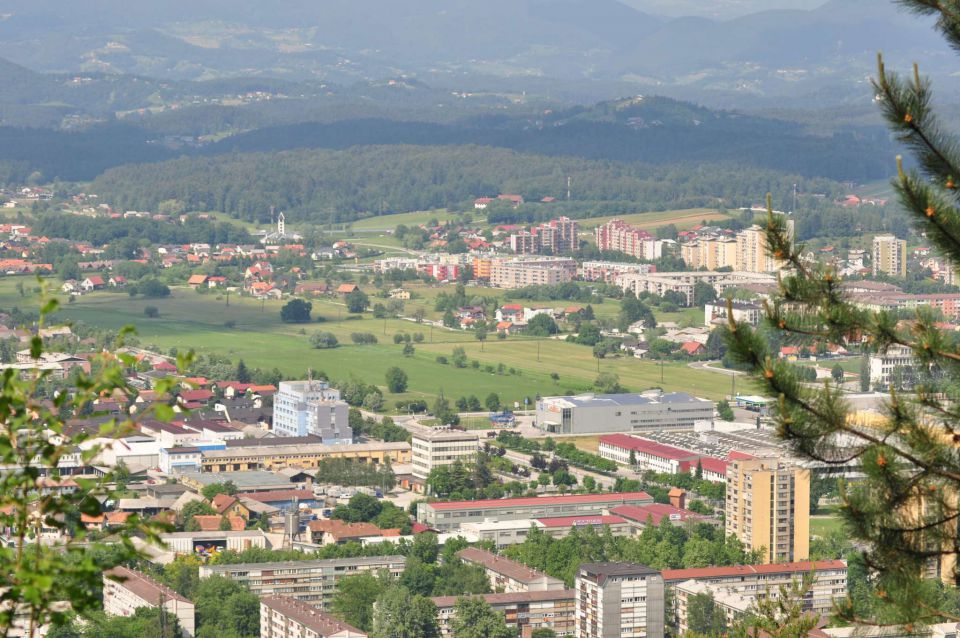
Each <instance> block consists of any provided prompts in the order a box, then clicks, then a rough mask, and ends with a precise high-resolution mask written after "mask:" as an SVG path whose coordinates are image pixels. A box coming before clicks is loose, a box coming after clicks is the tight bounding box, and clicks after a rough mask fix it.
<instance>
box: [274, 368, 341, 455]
mask: <svg viewBox="0 0 960 638" xmlns="http://www.w3.org/2000/svg"><path fill="white" fill-rule="evenodd" d="M349 409H350V406H349V405H347V402H346V401H341V400H340V391H339V390H337V389H334V388H331V387H330V384H328V383H326V382H325V381H313V380H308V381H281V382H280V388H279V389H278V390H277V394H276V395H275V396H274V397H273V431H274V432H276V433H277V434H278V435H280V436H307V435H308V434H312V435H315V436H319V437H320V438H322V439H323V443H324V444H326V445H340V444H344V443H353V430H352V429H351V428H350V425H349Z"/></svg>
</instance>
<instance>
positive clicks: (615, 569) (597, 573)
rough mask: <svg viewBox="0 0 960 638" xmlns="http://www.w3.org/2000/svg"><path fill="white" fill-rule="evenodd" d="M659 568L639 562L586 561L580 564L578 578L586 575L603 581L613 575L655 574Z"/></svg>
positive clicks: (657, 573)
mask: <svg viewBox="0 0 960 638" xmlns="http://www.w3.org/2000/svg"><path fill="white" fill-rule="evenodd" d="M659 574H660V572H658V571H657V570H655V569H653V568H651V567H647V566H646V565H640V564H638V563H584V564H582V565H580V573H579V575H578V576H577V577H578V578H580V577H583V576H586V577H588V578H591V579H594V580H596V581H597V582H599V583H602V582H603V581H604V580H606V579H607V578H611V577H613V576H654V575H659Z"/></svg>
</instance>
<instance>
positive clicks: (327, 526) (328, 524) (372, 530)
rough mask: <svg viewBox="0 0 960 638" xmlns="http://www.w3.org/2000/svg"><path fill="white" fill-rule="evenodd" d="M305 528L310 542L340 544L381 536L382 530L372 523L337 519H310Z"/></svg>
mask: <svg viewBox="0 0 960 638" xmlns="http://www.w3.org/2000/svg"><path fill="white" fill-rule="evenodd" d="M307 529H308V530H309V531H310V540H311V542H313V543H315V544H317V545H342V544H344V543H349V542H352V541H353V542H359V541H361V540H362V539H364V538H375V537H380V536H383V530H381V529H380V528H379V527H377V526H376V525H374V524H373V523H345V522H344V521H340V520H337V519H327V520H319V521H310V522H309V523H307Z"/></svg>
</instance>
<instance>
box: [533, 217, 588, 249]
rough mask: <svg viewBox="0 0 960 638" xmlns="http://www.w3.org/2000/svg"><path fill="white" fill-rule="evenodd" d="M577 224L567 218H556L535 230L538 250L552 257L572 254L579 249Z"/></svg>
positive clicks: (578, 228)
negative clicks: (552, 255)
mask: <svg viewBox="0 0 960 638" xmlns="http://www.w3.org/2000/svg"><path fill="white" fill-rule="evenodd" d="M579 230H580V227H579V224H578V223H577V221H576V220H575V219H570V218H569V217H558V218H556V219H551V220H550V221H548V222H545V223H543V224H540V225H539V226H537V228H536V232H537V235H538V237H539V241H540V249H541V250H543V251H549V252H551V253H553V254H554V255H559V254H560V253H572V252H576V251H577V250H579V249H580V238H579Z"/></svg>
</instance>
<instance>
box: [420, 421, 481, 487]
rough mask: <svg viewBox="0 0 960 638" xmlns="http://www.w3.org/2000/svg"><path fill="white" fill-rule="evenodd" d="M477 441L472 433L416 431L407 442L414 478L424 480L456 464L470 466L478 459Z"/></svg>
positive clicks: (477, 437)
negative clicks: (441, 469) (434, 472)
mask: <svg viewBox="0 0 960 638" xmlns="http://www.w3.org/2000/svg"><path fill="white" fill-rule="evenodd" d="M479 450H480V437H479V435H478V434H477V433H476V432H475V431H470V430H468V431H466V432H461V431H455V430H434V429H430V428H418V429H416V430H415V431H414V432H413V434H412V436H411V440H410V457H411V463H412V464H413V475H414V476H416V477H419V478H427V477H428V476H429V475H430V471H431V470H433V469H434V468H437V467H440V466H442V465H452V464H453V463H455V462H457V461H461V462H463V463H470V462H472V461H474V460H475V459H476V458H477V452H478V451H479Z"/></svg>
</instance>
